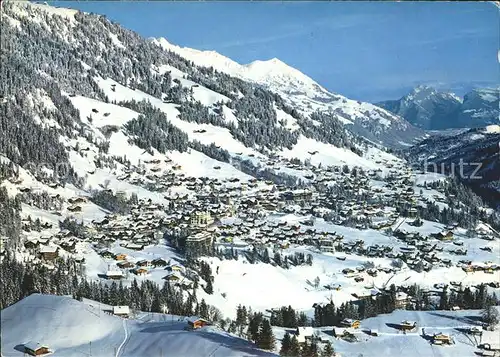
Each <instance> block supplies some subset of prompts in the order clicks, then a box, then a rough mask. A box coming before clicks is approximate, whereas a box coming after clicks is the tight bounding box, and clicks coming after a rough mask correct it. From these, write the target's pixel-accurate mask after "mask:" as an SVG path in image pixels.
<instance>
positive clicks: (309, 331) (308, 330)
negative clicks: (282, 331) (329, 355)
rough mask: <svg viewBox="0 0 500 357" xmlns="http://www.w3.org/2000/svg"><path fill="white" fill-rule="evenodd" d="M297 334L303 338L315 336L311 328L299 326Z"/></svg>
mask: <svg viewBox="0 0 500 357" xmlns="http://www.w3.org/2000/svg"><path fill="white" fill-rule="evenodd" d="M297 332H298V334H299V335H302V336H312V335H314V329H313V328H312V327H310V326H299V327H297Z"/></svg>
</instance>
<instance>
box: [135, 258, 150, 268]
mask: <svg viewBox="0 0 500 357" xmlns="http://www.w3.org/2000/svg"><path fill="white" fill-rule="evenodd" d="M136 264H137V266H139V267H150V266H151V262H149V261H148V260H145V259H144V260H140V261H138V262H137V263H136Z"/></svg>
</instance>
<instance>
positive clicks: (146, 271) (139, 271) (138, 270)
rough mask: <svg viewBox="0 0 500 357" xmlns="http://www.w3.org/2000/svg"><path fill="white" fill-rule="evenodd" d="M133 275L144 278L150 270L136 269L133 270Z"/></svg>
mask: <svg viewBox="0 0 500 357" xmlns="http://www.w3.org/2000/svg"><path fill="white" fill-rule="evenodd" d="M132 273H134V274H135V275H140V276H144V275H147V274H148V270H147V269H146V268H136V269H133V270H132Z"/></svg>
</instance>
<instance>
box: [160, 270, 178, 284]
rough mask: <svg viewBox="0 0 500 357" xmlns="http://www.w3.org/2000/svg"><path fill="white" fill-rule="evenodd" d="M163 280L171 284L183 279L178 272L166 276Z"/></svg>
mask: <svg viewBox="0 0 500 357" xmlns="http://www.w3.org/2000/svg"><path fill="white" fill-rule="evenodd" d="M162 279H164V280H166V281H171V282H177V281H179V280H181V279H182V276H181V275H180V274H179V273H178V272H171V273H169V274H167V275H165V276H164V277H163V278H162Z"/></svg>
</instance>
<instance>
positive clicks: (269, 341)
mask: <svg viewBox="0 0 500 357" xmlns="http://www.w3.org/2000/svg"><path fill="white" fill-rule="evenodd" d="M257 346H259V348H262V349H263V350H268V351H272V350H274V348H275V347H276V341H275V338H274V334H273V329H272V327H271V324H270V323H269V320H268V319H263V320H262V322H261V324H260V328H259V335H258V338H257Z"/></svg>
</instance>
